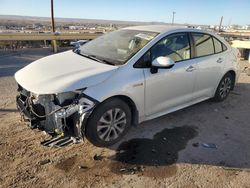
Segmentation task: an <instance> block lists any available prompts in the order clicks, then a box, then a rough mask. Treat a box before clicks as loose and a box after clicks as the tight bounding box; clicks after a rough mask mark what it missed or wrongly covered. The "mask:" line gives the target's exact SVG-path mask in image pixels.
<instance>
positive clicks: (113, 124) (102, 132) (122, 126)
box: [85, 98, 131, 147]
mask: <svg viewBox="0 0 250 188" xmlns="http://www.w3.org/2000/svg"><path fill="white" fill-rule="evenodd" d="M130 125H131V110H130V108H129V106H128V104H126V103H125V102H124V101H122V100H120V99H118V98H113V99H109V100H107V101H105V102H103V103H101V104H100V105H99V106H97V108H96V109H95V110H94V111H93V112H92V114H91V115H90V117H89V119H88V122H87V125H86V128H85V130H86V131H85V135H86V138H87V139H88V140H89V141H90V142H91V143H92V144H94V145H95V146H98V147H107V146H111V145H113V144H115V143H117V142H118V141H119V140H121V138H122V137H123V136H124V135H125V134H126V133H127V131H128V129H129V127H130Z"/></svg>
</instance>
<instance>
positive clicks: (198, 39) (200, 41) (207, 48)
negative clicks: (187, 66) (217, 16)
mask: <svg viewBox="0 0 250 188" xmlns="http://www.w3.org/2000/svg"><path fill="white" fill-rule="evenodd" d="M192 35H193V38H194V44H195V48H196V57H202V56H206V55H211V54H214V44H213V40H212V37H211V36H210V35H207V34H203V33H192Z"/></svg>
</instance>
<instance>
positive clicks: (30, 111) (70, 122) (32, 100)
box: [16, 86, 98, 138]
mask: <svg viewBox="0 0 250 188" xmlns="http://www.w3.org/2000/svg"><path fill="white" fill-rule="evenodd" d="M18 91H19V94H18V95H17V97H16V104H17V108H18V110H19V111H20V113H21V116H22V118H23V120H24V121H26V122H27V123H28V124H29V126H30V127H31V128H39V129H41V130H44V131H46V132H47V133H49V134H55V133H56V134H61V135H64V134H70V135H72V136H74V137H77V138H81V137H83V136H84V128H85V124H86V122H87V119H88V117H89V115H90V114H91V112H92V111H93V109H94V107H95V106H96V104H97V103H98V102H97V101H96V100H94V99H92V98H90V97H88V96H86V95H85V94H83V93H82V92H75V93H74V92H70V93H65V94H60V95H56V94H52V95H35V94H32V93H31V92H29V91H26V90H25V89H23V88H22V87H21V86H19V89H18Z"/></svg>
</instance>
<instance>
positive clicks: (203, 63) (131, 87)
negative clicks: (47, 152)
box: [15, 25, 239, 146]
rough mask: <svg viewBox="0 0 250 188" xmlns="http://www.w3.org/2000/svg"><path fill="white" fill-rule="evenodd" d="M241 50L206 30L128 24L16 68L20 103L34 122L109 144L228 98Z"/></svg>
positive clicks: (23, 111)
mask: <svg viewBox="0 0 250 188" xmlns="http://www.w3.org/2000/svg"><path fill="white" fill-rule="evenodd" d="M237 53H238V52H237V50H236V49H233V48H232V47H231V46H230V45H229V44H228V43H227V42H226V41H225V40H224V39H222V38H221V37H219V36H217V35H215V34H214V33H210V32H207V31H202V30H196V29H188V28H177V27H169V26H165V25H153V26H137V27H129V28H124V29H121V30H118V31H114V32H111V33H108V34H105V35H103V36H101V37H99V38H97V39H95V40H92V41H90V42H88V43H86V44H85V45H83V46H81V47H80V48H78V49H76V50H73V51H72V50H71V51H67V52H63V53H59V54H55V55H51V56H48V57H45V58H42V59H40V60H37V61H35V62H33V63H31V64H30V65H28V66H26V67H25V68H23V69H21V70H19V71H18V72H17V73H16V74H15V79H16V81H17V83H18V91H19V95H18V96H17V106H18V108H19V110H20V112H21V114H22V116H23V117H24V119H25V120H26V121H28V122H29V124H30V126H31V127H33V128H34V127H37V128H40V129H43V130H45V131H46V132H48V133H52V134H54V133H56V134H64V135H69V134H73V136H74V137H76V138H82V137H84V136H86V137H87V138H88V139H89V140H90V141H91V142H92V143H93V144H95V145H96V146H109V145H112V144H114V143H116V142H117V141H119V140H120V139H121V138H122V137H123V136H124V135H125V134H126V132H127V131H128V129H129V127H130V126H131V125H136V124H139V123H141V122H143V121H146V120H150V119H153V118H156V117H159V116H162V115H164V114H168V113H170V112H173V111H176V110H179V109H182V108H185V107H187V106H190V105H193V104H195V103H198V102H201V101H204V100H207V99H210V98H213V99H214V100H215V101H223V100H225V99H226V98H227V97H228V95H229V92H230V91H231V90H233V89H234V86H235V83H236V82H237V79H238V77H239V64H238V62H237ZM71 136H72V135H71Z"/></svg>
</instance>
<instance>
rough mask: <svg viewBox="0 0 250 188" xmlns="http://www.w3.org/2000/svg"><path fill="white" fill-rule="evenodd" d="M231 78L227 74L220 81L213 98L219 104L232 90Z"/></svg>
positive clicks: (230, 75)
mask: <svg viewBox="0 0 250 188" xmlns="http://www.w3.org/2000/svg"><path fill="white" fill-rule="evenodd" d="M233 84H234V82H233V76H232V74H230V73H227V74H226V75H225V76H224V77H223V78H222V79H221V81H220V83H219V86H218V88H217V90H216V93H215V96H214V98H213V99H214V101H216V102H220V101H223V100H225V99H226V98H227V97H228V95H229V93H230V91H231V90H232V88H233Z"/></svg>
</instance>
